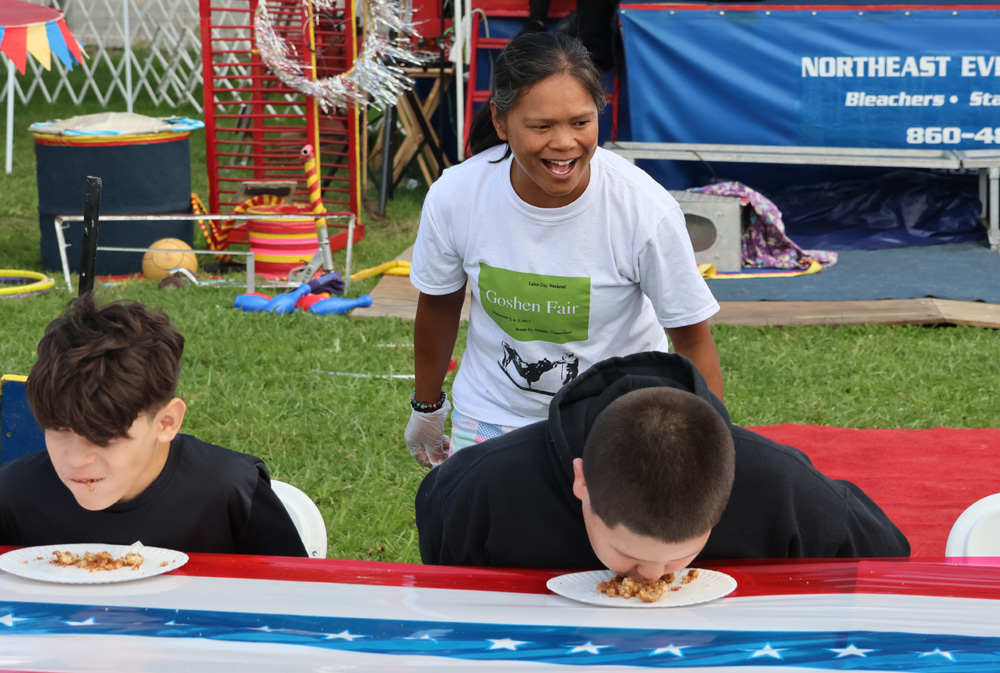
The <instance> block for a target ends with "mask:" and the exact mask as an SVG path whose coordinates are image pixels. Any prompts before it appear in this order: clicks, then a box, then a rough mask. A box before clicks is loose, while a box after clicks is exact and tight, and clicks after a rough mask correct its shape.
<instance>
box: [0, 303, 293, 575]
mask: <svg viewBox="0 0 1000 673" xmlns="http://www.w3.org/2000/svg"><path fill="white" fill-rule="evenodd" d="M183 351H184V337H183V336H181V334H180V333H179V332H178V331H177V330H176V329H175V328H174V326H173V324H172V323H171V321H170V318H168V317H167V316H166V315H165V314H164V313H162V312H160V311H152V310H150V309H148V308H146V307H145V306H143V305H141V304H138V303H135V302H125V301H119V302H114V303H110V304H107V305H105V306H103V307H101V306H98V305H97V304H96V302H95V300H94V298H93V296H92V294H86V295H84V296H82V297H79V298H77V299H75V300H74V301H73V302H71V304H70V305H69V307H68V308H67V310H66V311H65V312H64V313H63V314H62V315H61V316H60V317H58V318H56V319H55V320H53V321H52V322H51V323H49V325H48V326H47V327H46V328H45V334H44V336H43V337H42V339H41V341H40V342H39V344H38V359H37V361H36V362H35V365H34V366H33V367H32V368H31V371H30V373H29V374H28V381H27V383H26V393H27V397H28V402H29V403H30V405H31V408H32V411H33V412H34V414H35V418H36V420H37V421H38V424H39V425H40V426H41V427H42V428H43V429H44V431H45V446H46V451H45V452H37V453H33V454H29V455H27V456H23V457H21V458H18V459H16V460H13V461H11V462H9V463H7V464H5V465H4V466H3V467H0V544H4V545H18V546H35V545H48V544H68V543H73V542H97V543H105V544H132V543H133V542H136V541H140V542H142V543H143V544H145V545H147V546H157V547H165V548H168V549H175V550H179V551H185V552H216V553H229V554H232V553H237V554H270V555H280V556H306V555H307V554H306V551H305V548H304V546H303V544H302V540H301V539H300V538H299V535H298V532H297V531H296V530H295V525H294V524H293V523H292V520H291V518H290V517H289V515H288V512H287V511H286V510H285V508H284V506H283V505H282V504H281V501H280V500H279V499H278V496H277V495H275V493H274V491H272V490H271V481H270V475H269V474H268V471H267V467H266V466H265V465H264V463H263V461H261V460H260V459H259V458H256V457H254V456H250V455H247V454H243V453H237V452H235V451H230V450H228V449H224V448H222V447H219V446H215V445H213V444H209V443H207V442H202V441H200V440H198V439H196V438H194V437H192V436H190V435H184V434H180V428H181V423H182V421H183V420H184V413H185V411H186V408H187V407H186V405H185V404H184V401H183V400H181V399H180V398H178V397H175V391H176V389H177V382H178V379H179V377H180V359H181V354H182V353H183Z"/></svg>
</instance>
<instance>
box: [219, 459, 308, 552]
mask: <svg viewBox="0 0 1000 673" xmlns="http://www.w3.org/2000/svg"><path fill="white" fill-rule="evenodd" d="M257 472H258V478H257V488H255V489H254V493H253V499H252V500H251V501H250V513H249V517H248V518H247V521H246V524H245V525H244V526H243V529H242V530H241V531H239V534H238V536H237V538H236V541H235V542H236V553H237V554H262V555H265V556H309V554H308V553H307V552H306V548H305V545H304V544H302V538H301V537H299V532H298V531H297V530H296V529H295V524H294V523H293V522H292V518H291V516H289V514H288V510H286V509H285V506H284V505H283V504H282V502H281V499H280V498H278V494H277V493H275V492H274V489H272V488H271V483H270V478H269V477H268V476H267V468H266V467H265V466H264V464H263V463H260V464H259V465H258V466H257Z"/></svg>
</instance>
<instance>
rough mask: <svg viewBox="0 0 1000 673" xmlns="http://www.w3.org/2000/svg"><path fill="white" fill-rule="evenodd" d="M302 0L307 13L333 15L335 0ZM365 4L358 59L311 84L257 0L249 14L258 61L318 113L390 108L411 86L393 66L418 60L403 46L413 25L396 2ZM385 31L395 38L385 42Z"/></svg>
mask: <svg viewBox="0 0 1000 673" xmlns="http://www.w3.org/2000/svg"><path fill="white" fill-rule="evenodd" d="M302 1H303V3H304V4H305V6H306V10H307V11H309V12H315V13H317V14H324V13H326V14H332V13H333V12H334V11H335V8H334V6H333V5H334V0H313V2H310V0H302ZM351 1H352V0H346V2H351ZM364 5H365V8H366V10H367V11H366V13H365V16H364V17H363V21H364V28H365V30H364V44H363V45H362V48H361V51H360V52H359V53H358V58H357V60H355V62H354V64H353V65H352V67H351V68H350V69H349V70H347V71H346V72H343V73H341V74H339V75H337V76H335V77H327V78H324V79H318V80H313V79H312V78H310V77H307V76H306V75H305V72H304V71H305V70H306V69H308V68H309V67H310V66H308V65H305V64H304V63H303V62H302V59H301V58H299V55H298V53H297V52H296V49H295V47H294V46H291V47H290V46H289V45H288V44H287V43H286V42H285V41H284V40H283V39H282V38H280V37H279V36H278V35H277V33H276V32H275V30H274V24H273V23H272V21H271V17H270V15H269V14H268V11H267V3H266V2H265V0H260V2H258V3H257V11H256V12H255V14H254V30H255V31H256V37H257V45H256V46H257V50H258V51H259V53H260V56H261V59H262V60H263V61H264V63H266V64H267V66H268V67H269V68H270V69H271V71H272V72H273V73H274V74H275V76H277V78H278V79H280V80H281V81H282V82H283V83H284V84H286V85H287V86H289V87H291V88H293V89H295V90H296V91H300V92H302V93H304V94H306V95H307V96H312V97H313V98H315V99H316V100H317V102H318V103H319V106H320V107H321V108H322V109H323V112H329V111H330V109H331V108H343V107H347V106H348V105H351V104H354V103H364V102H368V103H369V104H371V105H372V106H374V107H376V108H379V109H385V108H386V107H387V106H393V105H395V104H396V102H397V100H398V96H399V94H401V93H402V92H403V91H406V90H407V89H409V88H411V87H412V86H413V82H412V80H410V78H409V77H407V76H406V73H405V72H403V70H402V68H401V67H399V66H398V65H395V63H418V62H420V61H421V57H419V56H417V55H415V54H414V53H413V52H412V51H410V49H409V48H408V43H409V40H410V37H411V36H416V35H417V33H416V31H415V29H414V27H413V25H412V24H411V23H409V22H407V21H406V20H404V19H403V11H402V8H401V7H400V3H399V2H398V0H364ZM310 16H312V14H310ZM390 31H392V32H394V33H395V34H396V35H397V36H399V37H397V38H396V39H395V40H390V39H389V37H388V35H389V32H390Z"/></svg>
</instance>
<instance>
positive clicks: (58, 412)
mask: <svg viewBox="0 0 1000 673" xmlns="http://www.w3.org/2000/svg"><path fill="white" fill-rule="evenodd" d="M183 352H184V337H183V336H181V334H180V332H178V331H177V329H176V328H175V327H174V325H173V323H172V322H171V321H170V318H169V317H167V315H166V314H165V313H163V311H160V310H152V309H149V308H147V307H146V306H143V305H142V304H139V303H137V302H133V301H116V302H112V303H109V304H106V305H104V306H98V304H97V301H96V300H95V298H94V297H93V293H87V294H85V295H83V296H81V297H78V298H76V299H74V300H73V301H71V302H70V303H69V305H68V306H67V308H66V310H65V311H64V312H63V314H62V315H60V316H59V317H58V318H56V319H55V320H53V321H52V322H50V323H49V324H48V326H47V327H46V328H45V334H44V335H43V336H42V339H41V341H39V342H38V359H37V360H36V361H35V364H34V366H33V367H32V368H31V371H30V372H29V373H28V382H27V383H26V385H25V392H26V393H27V396H28V402H29V404H30V405H31V410H32V411H33V412H34V414H35V419H36V420H37V421H38V424H39V425H41V426H42V427H43V428H46V429H52V428H66V429H68V430H72V431H73V432H75V433H77V434H78V435H81V436H82V437H85V438H86V439H87V440H89V441H91V442H93V443H94V444H97V445H98V446H106V445H107V444H108V442H110V441H111V440H112V439H116V438H119V437H125V436H127V434H128V430H129V428H130V427H131V426H132V423H134V422H135V419H136V418H138V417H139V414H141V413H143V412H151V413H155V412H157V411H159V410H160V409H162V408H163V406H164V405H165V404H166V403H167V402H169V401H170V400H171V399H173V397H174V393H175V391H176V390H177V381H178V379H179V378H180V371H181V363H180V360H181V354H182V353H183Z"/></svg>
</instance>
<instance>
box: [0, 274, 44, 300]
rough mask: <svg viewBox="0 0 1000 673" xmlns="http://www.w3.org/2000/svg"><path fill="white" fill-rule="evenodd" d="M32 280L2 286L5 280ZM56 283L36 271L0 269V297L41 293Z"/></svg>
mask: <svg viewBox="0 0 1000 673" xmlns="http://www.w3.org/2000/svg"><path fill="white" fill-rule="evenodd" d="M9 279H14V280H33V281H35V282H34V283H28V284H27V285H16V286H14V287H4V284H5V281H7V280H9ZM55 284H56V281H55V280H53V279H52V278H49V277H48V276H46V275H45V274H44V273H38V272H36V271H19V270H17V269H0V298H4V299H7V298H10V297H18V296H21V295H26V294H41V293H42V292H48V291H49V290H51V289H52V288H53V287H54V286H55Z"/></svg>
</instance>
